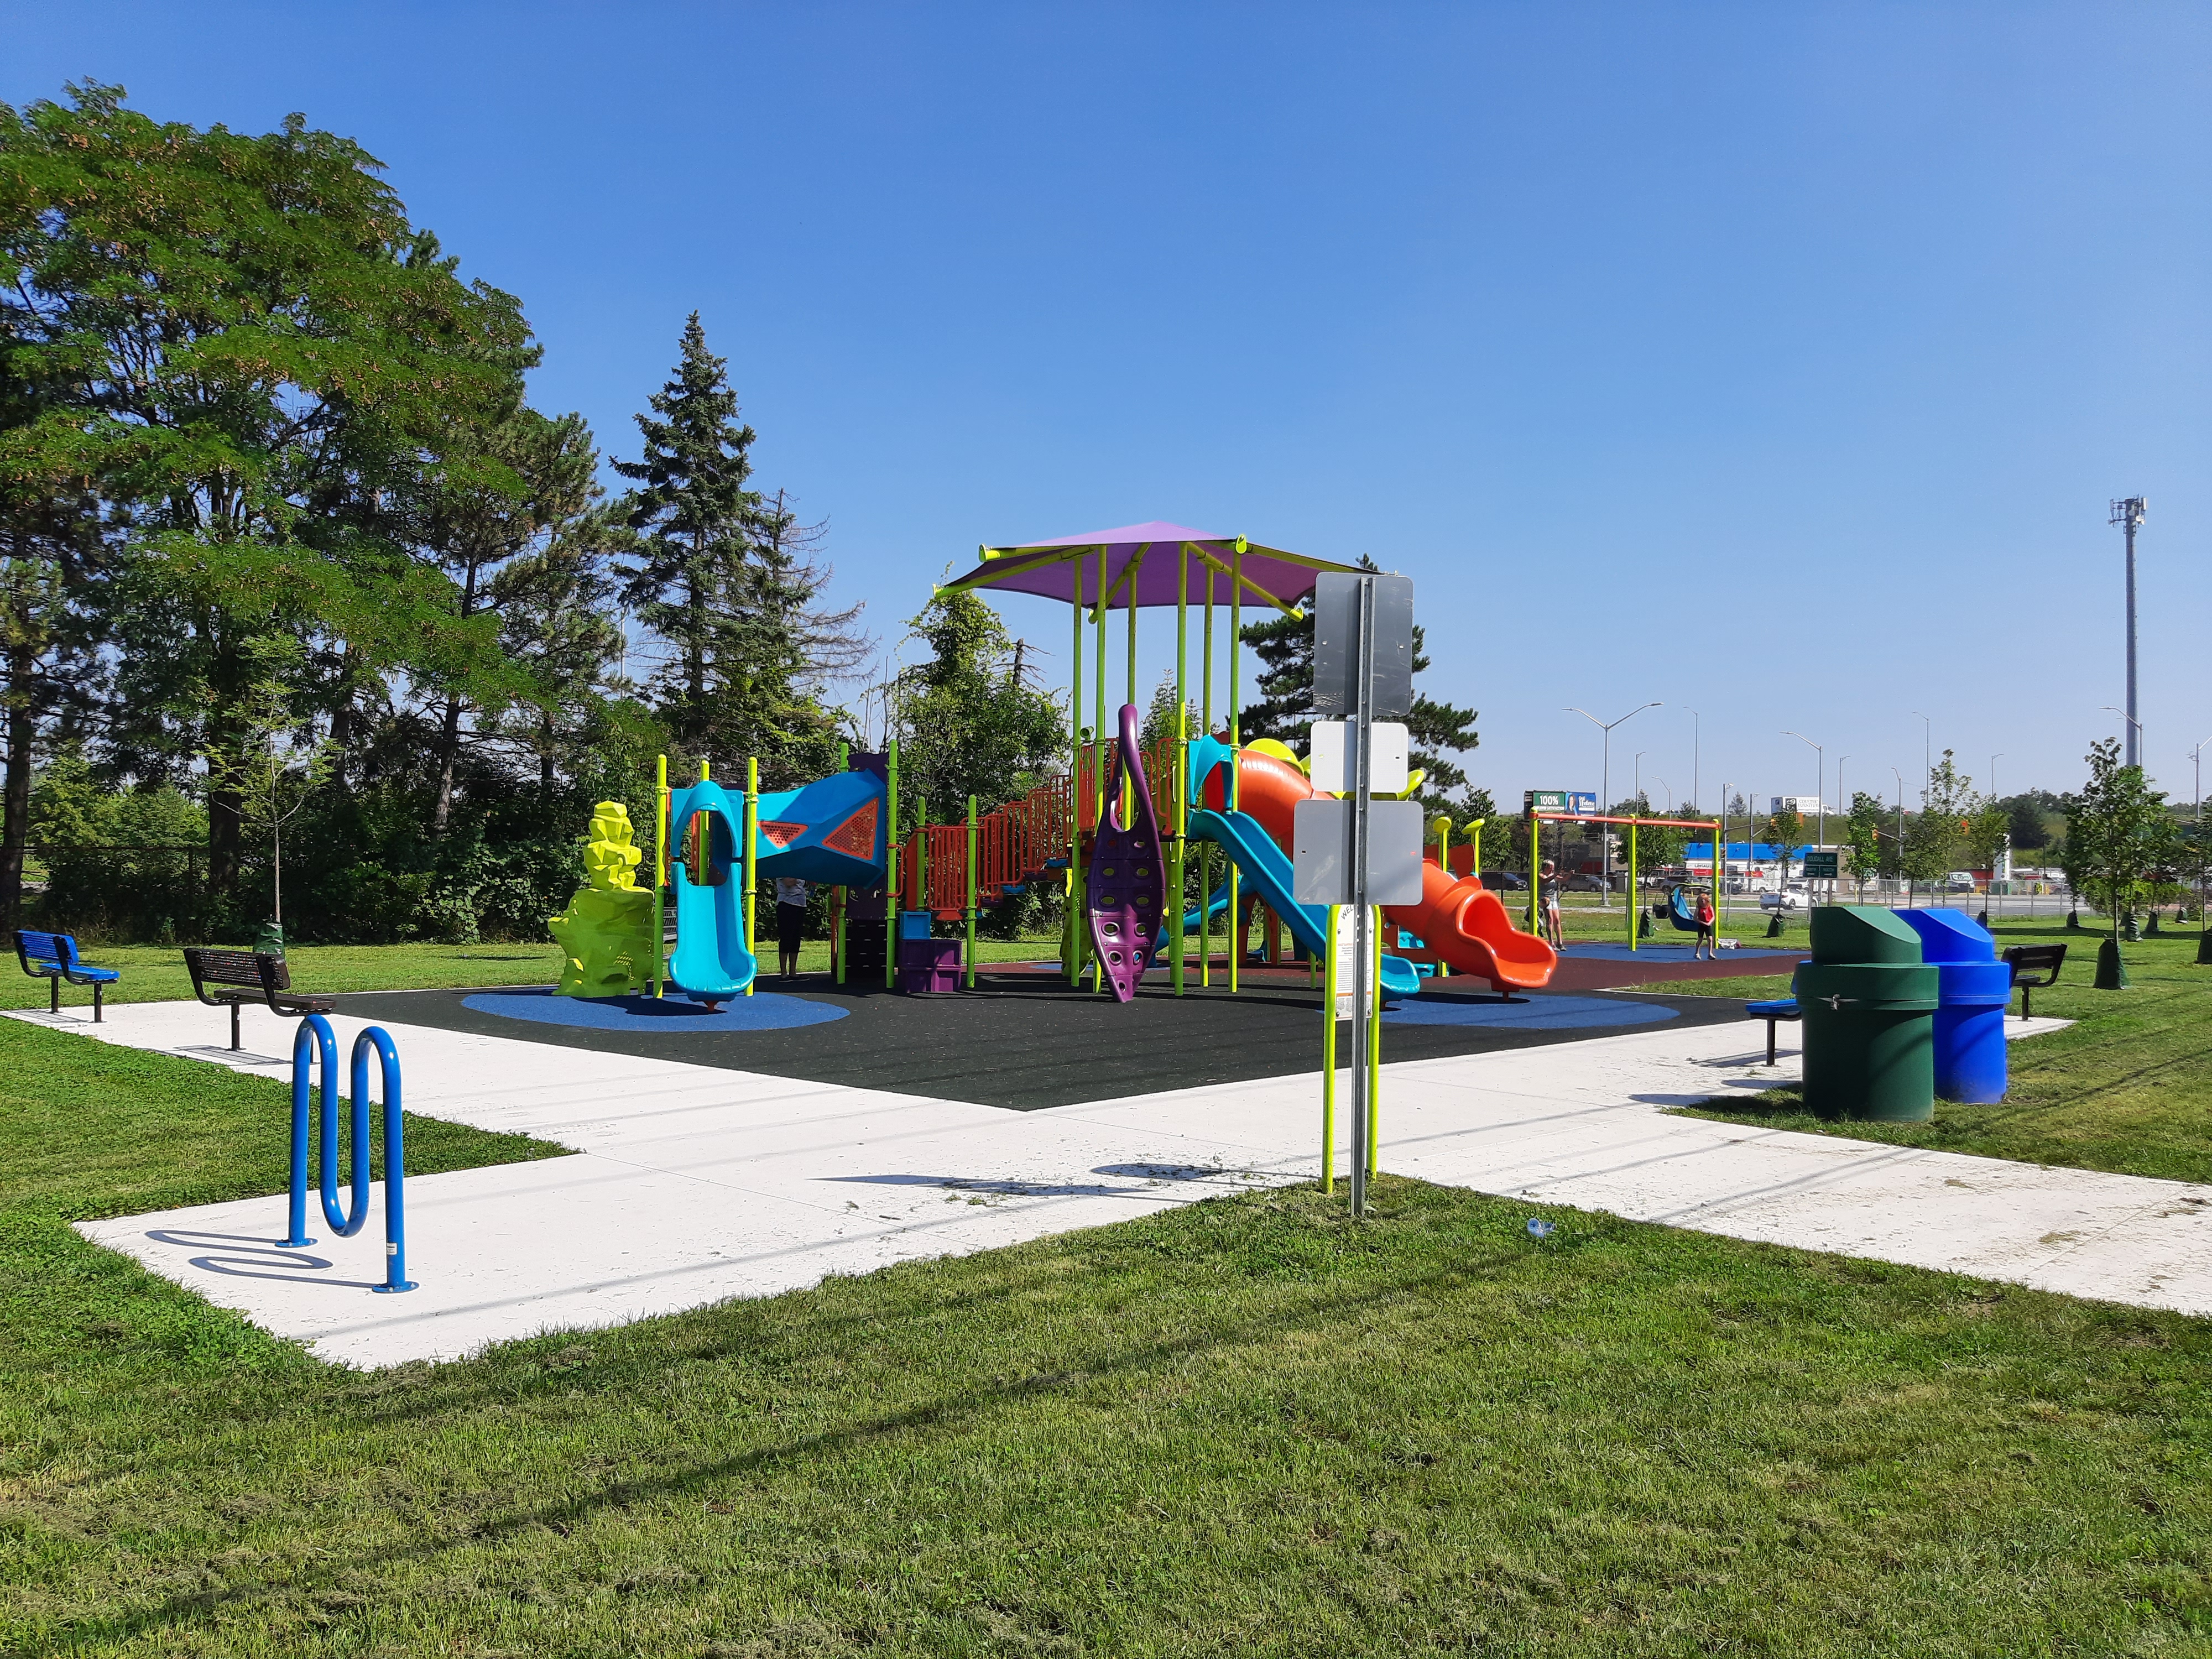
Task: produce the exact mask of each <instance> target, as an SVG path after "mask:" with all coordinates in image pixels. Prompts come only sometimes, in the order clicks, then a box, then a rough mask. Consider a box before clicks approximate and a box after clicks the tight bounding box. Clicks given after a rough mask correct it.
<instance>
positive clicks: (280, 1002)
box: [185, 946, 337, 1048]
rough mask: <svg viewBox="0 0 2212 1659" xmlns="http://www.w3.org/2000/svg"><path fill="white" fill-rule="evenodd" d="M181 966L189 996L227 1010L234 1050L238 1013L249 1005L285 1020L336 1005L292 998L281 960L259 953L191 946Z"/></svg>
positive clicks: (288, 975) (289, 977)
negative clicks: (260, 1006)
mask: <svg viewBox="0 0 2212 1659" xmlns="http://www.w3.org/2000/svg"><path fill="white" fill-rule="evenodd" d="M185 968H186V969H188V970H189V971H190V972H191V976H192V994H193V995H194V996H196V997H197V998H198V999H199V1000H201V1001H202V1002H204V1003H205V1004H207V1006H209V1007H210V1008H228V1009H229V1010H230V1046H231V1047H232V1048H237V1047H238V1011H239V1010H240V1008H242V1007H244V1006H246V1004H247V1003H249V1002H265V1003H267V1004H268V1005H269V1006H270V1009H271V1010H272V1011H273V1012H276V1013H279V1014H282V1015H283V1016H285V1017H286V1018H291V1017H293V1016H295V1015H299V1014H327V1013H328V1012H331V1009H332V1008H333V1007H335V1006H337V1005H336V1004H335V1003H334V1002H333V1001H332V1000H331V999H330V998H329V997H307V996H295V995H294V994H292V972H291V969H289V968H287V967H286V966H285V965H284V958H283V957H279V956H271V955H270V954H268V953H266V952H264V951H210V950H203V949H200V948H198V947H197V946H196V947H193V948H191V949H189V950H187V951H185Z"/></svg>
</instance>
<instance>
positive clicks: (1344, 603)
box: [1313, 571, 1413, 720]
mask: <svg viewBox="0 0 2212 1659" xmlns="http://www.w3.org/2000/svg"><path fill="white" fill-rule="evenodd" d="M1362 580H1369V581H1372V582H1373V583H1374V584H1375V661H1374V664H1373V669H1374V677H1373V678H1372V679H1371V680H1370V682H1369V684H1370V688H1371V693H1370V695H1371V696H1372V700H1373V706H1372V712H1371V713H1370V719H1373V720H1403V719H1404V718H1405V717H1406V716H1407V714H1411V713H1412V712H1413V578H1412V577H1411V576H1370V577H1361V576H1355V575H1350V574H1343V573H1340V572H1337V571H1324V572H1322V574H1321V575H1320V576H1319V577H1317V578H1316V580H1315V582H1314V596H1313V617H1314V689H1313V696H1314V704H1313V707H1314V713H1315V714H1322V715H1325V716H1327V717H1328V718H1329V719H1331V720H1349V719H1351V718H1352V717H1353V716H1354V715H1355V714H1358V712H1359V711H1358V708H1357V706H1356V704H1357V692H1358V688H1357V687H1355V686H1354V685H1353V684H1352V658H1353V656H1354V655H1355V654H1356V653H1355V652H1354V651H1353V648H1352V645H1353V639H1352V636H1353V635H1354V634H1355V633H1357V631H1358V620H1359V584H1360V582H1361V581H1362Z"/></svg>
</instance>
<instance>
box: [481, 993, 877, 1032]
mask: <svg viewBox="0 0 2212 1659" xmlns="http://www.w3.org/2000/svg"><path fill="white" fill-rule="evenodd" d="M461 1006H463V1007H464V1008H472V1009H474V1010H475V1011H476V1012H478V1013H480V1014H497V1015H499V1016H500V1017H501V1018H504V1019H526V1020H530V1021H532V1023H534V1024H539V1025H573V1026H580V1027H582V1028H584V1029H586V1030H594V1031H638V1032H646V1031H651V1032H655V1033H659V1034H663V1035H665V1036H682V1035H683V1034H684V1033H685V1032H687V1031H784V1030H790V1029H791V1028H792V1027H793V1026H795V1025H826V1024H829V1022H830V1021H831V1020H833V1019H842V1018H845V1014H846V1012H847V1011H846V1010H844V1009H842V1008H834V1007H831V1006H829V1005H828V1004H827V1003H821V1002H809V1001H807V1000H805V998H803V997H787V996H781V995H778V994H776V993H775V992H773V991H763V992H756V993H755V994H753V995H751V996H749V997H743V996H741V997H732V999H731V1000H729V1001H727V1002H726V1003H724V1004H723V1005H722V1006H721V1007H720V1009H718V1010H716V1011H715V1012H711V1013H710V1012H708V1010H707V1006H706V1005H705V1004H704V1003H698V1002H694V1001H692V1000H690V998H689V997H681V996H671V997H665V998H663V999H662V1000H659V1001H658V1002H656V1001H654V1000H653V999H652V998H651V997H559V996H555V995H554V994H553V988H552V987H550V986H544V987H536V988H533V989H531V990H526V991H478V992H477V993H476V994H474V995H472V996H465V997H463V998H462V999H461Z"/></svg>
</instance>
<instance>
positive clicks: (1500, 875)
mask: <svg viewBox="0 0 2212 1659" xmlns="http://www.w3.org/2000/svg"><path fill="white" fill-rule="evenodd" d="M1482 884H1483V885H1484V886H1485V887H1487V888H1488V889H1489V890H1491V891H1492V892H1493V893H1525V892H1527V891H1528V877H1526V876H1524V875H1522V873H1521V872H1519V871H1517V870H1486V871H1484V872H1482Z"/></svg>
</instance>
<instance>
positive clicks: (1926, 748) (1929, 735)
mask: <svg viewBox="0 0 2212 1659" xmlns="http://www.w3.org/2000/svg"><path fill="white" fill-rule="evenodd" d="M1912 712H1913V714H1916V715H1918V716H1919V720H1920V787H1921V790H1922V792H1923V794H1924V793H1926V791H1927V789H1928V787H1929V780H1930V779H1932V778H1933V777H1934V776H1935V775H1936V738H1935V731H1936V722H1935V721H1933V720H1929V718H1928V716H1927V715H1925V714H1921V713H1920V711H1919V710H1918V709H1917V708H1916V709H1914V710H1913V711H1912Z"/></svg>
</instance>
